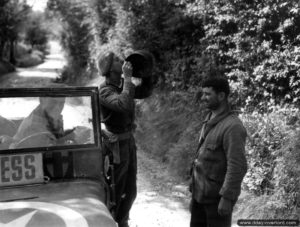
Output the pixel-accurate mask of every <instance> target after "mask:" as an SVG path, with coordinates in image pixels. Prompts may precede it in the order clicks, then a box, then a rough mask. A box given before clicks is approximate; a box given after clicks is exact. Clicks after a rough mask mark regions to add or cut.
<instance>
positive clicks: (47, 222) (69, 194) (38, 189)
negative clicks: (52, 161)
mask: <svg viewBox="0 0 300 227" xmlns="http://www.w3.org/2000/svg"><path fill="white" fill-rule="evenodd" d="M105 197H106V196H105V187H104V184H103V183H101V182H98V181H92V180H76V181H67V182H50V183H47V184H43V185H34V186H33V185H31V186H20V187H15V188H6V189H0V226H5V227H25V226H26V227H41V226H43V227H77V226H78V227H94V226H98V227H116V226H117V225H116V223H115V221H114V220H113V219H112V217H111V214H110V212H109V211H108V209H107V208H106V206H105V201H104V198H105Z"/></svg>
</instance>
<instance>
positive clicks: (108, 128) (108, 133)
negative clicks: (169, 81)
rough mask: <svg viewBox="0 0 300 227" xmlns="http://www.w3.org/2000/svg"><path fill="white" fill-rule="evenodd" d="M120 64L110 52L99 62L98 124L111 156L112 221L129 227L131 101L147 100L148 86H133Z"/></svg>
mask: <svg viewBox="0 0 300 227" xmlns="http://www.w3.org/2000/svg"><path fill="white" fill-rule="evenodd" d="M121 62H122V61H121V60H120V58H118V57H117V56H116V55H115V54H114V53H112V52H109V53H108V54H107V55H106V56H104V57H102V58H101V59H100V60H99V62H98V66H99V69H100V71H101V74H102V76H105V82H104V83H102V84H101V85H100V92H99V93H100V106H101V122H102V123H103V124H104V126H105V129H103V128H102V133H103V134H104V138H103V141H104V145H105V150H106V151H109V152H111V153H112V154H113V155H112V156H113V164H114V179H115V198H116V207H115V219H116V221H117V222H118V225H119V227H128V219H129V211H130V209H131V206H132V204H133V202H134V200H135V198H136V194H137V186H136V175H137V160H136V145H135V140H134V137H133V130H134V129H135V124H134V118H135V117H134V115H135V102H134V99H135V98H145V97H146V96H148V95H149V94H150V93H151V91H150V90H149V88H150V87H151V84H149V83H146V84H145V83H143V81H141V80H140V82H141V83H140V84H133V82H132V80H133V79H132V74H133V66H132V64H131V63H130V62H128V61H125V62H124V64H123V65H122V63H121ZM122 75H123V77H124V78H122ZM148 81H149V80H148ZM150 89H151V88H150Z"/></svg>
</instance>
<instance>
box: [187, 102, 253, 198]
mask: <svg viewBox="0 0 300 227" xmlns="http://www.w3.org/2000/svg"><path fill="white" fill-rule="evenodd" d="M203 127H204V128H203V130H202V131H203V133H202V138H201V139H200V142H201V147H200V150H199V153H198V155H197V158H196V159H195V161H194V164H193V172H192V173H193V184H192V192H193V198H194V199H195V200H196V201H198V202H204V203H207V202H208V203H209V202H216V201H217V200H218V199H220V197H221V196H222V197H224V198H227V199H230V200H232V201H236V200H237V198H238V196H239V194H240V191H241V182H242V180H243V177H244V175H245V174H246V171H247V162H246V158H245V140H246V136H247V133H246V130H245V128H244V126H243V124H242V122H241V121H240V119H239V118H238V116H237V115H236V114H235V113H234V112H232V111H230V109H229V108H228V109H227V110H226V111H224V112H223V113H221V114H219V115H218V116H216V117H215V118H213V119H211V120H209V116H208V117H207V118H206V120H205V122H204V126H203Z"/></svg>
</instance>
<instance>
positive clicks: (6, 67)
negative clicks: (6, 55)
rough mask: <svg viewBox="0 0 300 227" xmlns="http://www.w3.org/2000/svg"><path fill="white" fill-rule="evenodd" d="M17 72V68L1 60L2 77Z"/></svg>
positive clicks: (0, 71)
mask: <svg viewBox="0 0 300 227" xmlns="http://www.w3.org/2000/svg"><path fill="white" fill-rule="evenodd" d="M13 71H15V67H14V66H13V65H12V64H10V63H9V62H7V61H1V60H0V76H1V75H4V74H7V73H10V72H13Z"/></svg>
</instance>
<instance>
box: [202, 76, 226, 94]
mask: <svg viewBox="0 0 300 227" xmlns="http://www.w3.org/2000/svg"><path fill="white" fill-rule="evenodd" d="M205 87H211V88H212V89H213V90H214V91H215V92H217V93H219V92H224V93H225V95H226V96H228V95H229V93H230V88H229V83H228V80H227V78H226V77H224V76H222V77H221V76H218V77H209V78H205V79H204V80H203V82H202V88H205Z"/></svg>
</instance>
